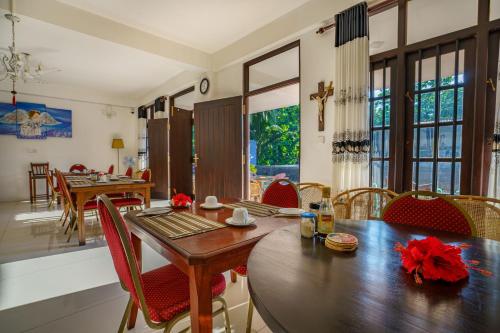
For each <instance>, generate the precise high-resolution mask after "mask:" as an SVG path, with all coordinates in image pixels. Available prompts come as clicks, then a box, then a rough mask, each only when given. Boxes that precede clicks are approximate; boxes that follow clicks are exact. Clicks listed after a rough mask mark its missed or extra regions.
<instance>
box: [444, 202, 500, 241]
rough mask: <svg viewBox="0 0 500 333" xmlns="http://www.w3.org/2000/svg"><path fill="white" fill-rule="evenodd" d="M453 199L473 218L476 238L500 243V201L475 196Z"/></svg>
mask: <svg viewBox="0 0 500 333" xmlns="http://www.w3.org/2000/svg"><path fill="white" fill-rule="evenodd" d="M451 198H453V199H454V200H455V201H456V202H457V203H458V204H459V205H460V206H461V207H462V208H464V209H465V211H466V212H467V213H468V214H469V215H470V217H471V218H472V222H473V223H474V226H475V227H476V236H477V237H481V238H488V239H494V240H497V241H500V200H499V199H494V198H487V197H480V196H474V195H458V196H452V197H451Z"/></svg>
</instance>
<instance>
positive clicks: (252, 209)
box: [224, 201, 280, 217]
mask: <svg viewBox="0 0 500 333" xmlns="http://www.w3.org/2000/svg"><path fill="white" fill-rule="evenodd" d="M224 207H227V208H231V209H235V208H246V209H247V210H248V213H249V214H250V215H253V216H257V217H265V216H271V215H275V214H278V210H279V209H280V207H276V206H272V205H267V204H263V203H260V202H255V201H240V202H235V203H230V204H224Z"/></svg>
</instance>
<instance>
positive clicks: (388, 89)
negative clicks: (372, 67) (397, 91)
mask: <svg viewBox="0 0 500 333" xmlns="http://www.w3.org/2000/svg"><path fill="white" fill-rule="evenodd" d="M390 94H391V67H386V68H385V95H386V96H389V95H390Z"/></svg>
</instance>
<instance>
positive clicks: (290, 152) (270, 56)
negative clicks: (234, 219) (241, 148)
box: [244, 41, 300, 200]
mask: <svg viewBox="0 0 500 333" xmlns="http://www.w3.org/2000/svg"><path fill="white" fill-rule="evenodd" d="M244 90H245V106H246V111H247V112H246V116H245V120H246V126H245V127H246V138H245V144H246V152H247V154H246V155H247V156H248V158H247V165H248V168H247V169H248V172H247V175H246V178H245V185H246V189H247V192H246V193H247V194H248V195H249V197H250V198H251V199H253V200H260V198H261V195H262V193H263V192H264V191H265V189H266V188H267V186H268V185H269V184H270V183H271V182H273V181H274V180H276V179H283V178H286V179H289V180H291V181H292V182H294V183H298V182H299V181H300V42H299V41H296V42H293V43H290V44H288V45H285V46H283V47H281V48H279V49H276V50H273V51H271V52H269V53H267V54H264V55H262V56H260V57H258V58H256V59H253V60H251V61H249V62H247V63H246V64H245V65H244Z"/></svg>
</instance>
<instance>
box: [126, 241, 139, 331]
mask: <svg viewBox="0 0 500 333" xmlns="http://www.w3.org/2000/svg"><path fill="white" fill-rule="evenodd" d="M131 238H132V247H133V248H134V252H135V256H136V258H137V264H138V266H139V270H142V246H141V239H140V238H139V237H137V236H136V235H134V234H132V235H131ZM137 310H138V309H137V305H135V303H134V304H132V309H131V310H130V315H129V317H128V324H127V328H128V329H129V330H130V329H132V328H134V326H135V320H136V319H137Z"/></svg>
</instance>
